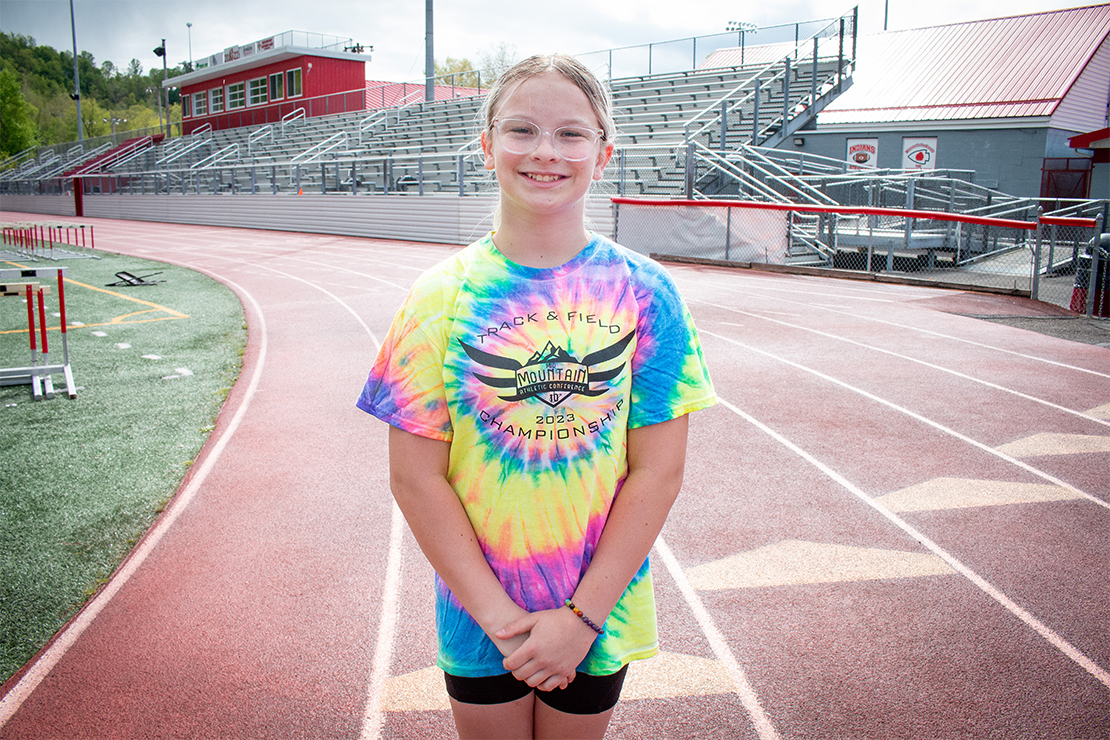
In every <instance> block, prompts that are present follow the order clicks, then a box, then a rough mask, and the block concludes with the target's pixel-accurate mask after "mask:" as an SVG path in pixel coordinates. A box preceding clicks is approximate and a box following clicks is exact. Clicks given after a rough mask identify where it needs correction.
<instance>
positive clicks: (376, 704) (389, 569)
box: [248, 263, 404, 740]
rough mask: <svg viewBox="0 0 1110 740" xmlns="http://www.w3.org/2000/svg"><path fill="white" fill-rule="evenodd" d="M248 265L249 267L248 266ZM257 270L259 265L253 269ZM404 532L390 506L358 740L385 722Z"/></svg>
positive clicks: (372, 737)
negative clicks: (374, 638)
mask: <svg viewBox="0 0 1110 740" xmlns="http://www.w3.org/2000/svg"><path fill="white" fill-rule="evenodd" d="M248 264H249V263H248ZM254 266H255V267H259V265H254ZM261 267H265V268H266V269H267V270H270V271H271V272H275V273H277V274H278V275H282V276H284V277H287V278H290V279H293V280H297V281H300V282H302V283H304V284H305V285H308V286H310V287H312V288H315V289H316V290H319V291H320V292H321V293H323V294H325V295H326V296H328V297H329V298H331V299H332V300H333V301H335V302H336V303H338V304H339V305H341V306H343V308H345V309H347V311H348V312H349V313H350V314H351V316H353V317H354V318H355V321H357V322H358V323H359V325H360V326H362V328H363V329H365V330H366V333H367V334H368V335H369V336H370V340H371V341H372V342H373V343H374V351H375V353H376V352H377V351H378V350H379V349H380V348H381V344H382V343H381V341H380V340H379V339H378V337H377V336H376V335H375V334H374V332H373V331H371V330H370V327H369V326H367V324H366V322H365V321H363V320H362V317H361V316H359V315H358V313H357V312H356V311H355V310H354V309H353V308H351V307H350V306H349V305H348V304H347V303H346V302H345V301H344V300H343V299H342V298H340V297H339V296H337V295H335V294H334V293H331V292H330V291H328V290H326V289H325V288H323V287H321V286H320V285H318V284H316V283H313V282H312V281H310V280H306V279H305V278H302V277H299V276H297V275H293V274H291V273H288V272H284V271H282V270H278V269H277V268H275V267H270V266H268V265H261ZM403 532H404V516H403V515H402V514H401V509H400V508H399V507H398V506H397V503H396V502H393V514H392V517H391V523H390V532H389V555H388V558H387V560H386V574H385V583H384V584H383V586H382V606H381V617H380V620H379V623H378V642H377V644H376V646H375V648H374V657H373V659H372V660H371V663H370V677H369V681H368V685H367V689H366V706H365V708H364V709H363V713H362V731H361V732H360V733H359V738H360V740H377V738H378V737H380V735H381V730H382V723H383V722H384V719H385V715H384V713H383V712H382V696H383V693H384V691H385V685H386V681H388V680H389V663H390V661H391V660H392V659H393V643H394V640H395V639H396V636H397V623H398V621H399V619H400V614H399V611H400V608H401V605H400V598H399V594H400V591H401V547H402V534H403Z"/></svg>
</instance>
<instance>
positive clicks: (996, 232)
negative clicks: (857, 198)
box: [613, 197, 1110, 316]
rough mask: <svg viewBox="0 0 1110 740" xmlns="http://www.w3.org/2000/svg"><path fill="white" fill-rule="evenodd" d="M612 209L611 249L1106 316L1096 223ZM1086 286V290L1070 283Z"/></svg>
mask: <svg viewBox="0 0 1110 740" xmlns="http://www.w3.org/2000/svg"><path fill="white" fill-rule="evenodd" d="M613 201H614V203H616V207H617V215H616V224H617V226H616V239H617V241H619V242H620V243H621V244H623V245H625V246H626V247H628V248H630V249H634V250H636V251H638V252H641V253H644V254H657V255H665V256H670V257H680V258H690V259H697V260H720V261H726V262H731V263H753V264H769V265H789V266H799V267H819V268H831V269H837V270H847V271H854V272H866V273H872V274H875V275H897V276H899V277H902V278H913V279H916V280H924V281H928V282H930V283H934V284H937V285H943V286H950V287H961V286H967V287H976V288H980V289H988V290H992V291H996V292H1004V293H1010V294H1015V295H1025V296H1030V297H1033V298H1035V299H1038V300H1042V301H1047V302H1049V303H1054V304H1056V305H1059V306H1063V307H1065V308H1070V309H1072V310H1074V311H1076V312H1077V313H1087V312H1088V308H1089V306H1088V304H1090V303H1093V304H1094V311H1093V315H1096V316H1105V315H1110V311H1105V312H1103V313H1099V310H1100V308H1099V307H1100V306H1103V305H1107V306H1108V307H1110V295H1108V293H1107V292H1106V291H1105V290H1104V288H1103V287H1102V286H1103V285H1104V283H1103V282H1100V281H1105V280H1106V275H1107V273H1108V272H1110V259H1108V257H1110V254H1108V252H1107V251H1101V252H1099V250H1096V249H1094V247H1093V244H1094V241H1095V240H1096V235H1097V234H1099V232H1100V228H1099V226H1100V222H1101V218H1099V219H1086V218H1045V219H1044V220H1042V221H1041V222H1037V221H1018V220H1012V219H1003V218H986V217H976V216H967V215H962V214H953V213H941V212H930V211H909V210H894V209H880V208H853V207H845V206H799V205H794V204H783V203H755V202H741V201H653V200H639V199H630V198H621V197H617V198H613ZM1103 239H1104V240H1110V235H1103ZM1105 250H1110V243H1107V244H1106V246H1105ZM1095 252H1097V254H1093V253H1095ZM1035 265H1036V269H1034V266H1035ZM1099 276H1101V277H1099ZM1084 281H1086V282H1087V283H1090V286H1091V287H1087V286H1086V285H1083V286H1079V285H1078V284H1077V283H1079V282H1084ZM1088 299H1089V300H1088Z"/></svg>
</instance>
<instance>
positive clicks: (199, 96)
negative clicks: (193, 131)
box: [193, 90, 208, 116]
mask: <svg viewBox="0 0 1110 740" xmlns="http://www.w3.org/2000/svg"><path fill="white" fill-rule="evenodd" d="M193 115H194V116H206V115H208V91H207V90H205V91H204V92H198V93H193Z"/></svg>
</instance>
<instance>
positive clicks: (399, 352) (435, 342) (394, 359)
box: [356, 285, 453, 442]
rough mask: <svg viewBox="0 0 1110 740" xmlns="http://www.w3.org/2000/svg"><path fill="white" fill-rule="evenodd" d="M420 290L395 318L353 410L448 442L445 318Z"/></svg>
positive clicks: (434, 302)
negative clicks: (444, 376)
mask: <svg viewBox="0 0 1110 740" xmlns="http://www.w3.org/2000/svg"><path fill="white" fill-rule="evenodd" d="M419 287H420V286H419V285H418V286H417V287H416V288H414V289H413V291H412V292H411V293H410V294H409V296H408V298H407V299H406V301H405V305H403V306H402V307H401V309H400V310H399V311H398V312H397V315H396V316H395V317H394V319H393V324H392V325H391V326H390V328H389V333H388V334H387V335H386V338H385V341H384V342H383V343H382V348H381V350H380V351H379V352H378V356H377V359H376V360H375V361H374V366H373V367H372V368H371V370H370V376H369V377H368V378H367V380H366V385H365V386H363V388H362V393H361V394H360V395H359V398H358V402H357V403H356V405H357V406H358V408H360V409H362V410H363V411H366V412H367V413H369V414H373V415H374V416H376V417H377V418H379V419H381V420H382V421H384V422H386V423H388V424H390V425H391V426H395V427H397V428H398V429H402V430H404V431H406V432H411V433H412V434H417V435H419V436H421V437H429V438H431V439H438V440H442V441H445V442H449V441H450V440H451V438H452V436H453V430H452V426H451V418H450V414H449V413H448V409H447V395H446V392H445V390H444V384H443V358H444V351H445V349H446V347H445V344H446V340H445V339H444V338H443V337H442V336H440V335H441V334H444V333H445V332H443V331H441V330H442V329H444V328H445V327H444V317H443V312H442V310H441V308H440V307H437V306H436V305H435V304H436V303H437V302H439V301H437V300H436V297H434V296H428V295H426V294H423V292H422V291H421V290H419Z"/></svg>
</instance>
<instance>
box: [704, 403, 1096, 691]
mask: <svg viewBox="0 0 1110 740" xmlns="http://www.w3.org/2000/svg"><path fill="white" fill-rule="evenodd" d="M717 398H718V400H719V401H720V402H721V404H722V405H723V406H725V407H726V408H728V409H729V410H730V411H732V412H733V413H735V414H736V415H737V416H739V417H741V418H742V419H744V420H745V421H747V422H748V423H749V424H751V425H753V426H755V427H756V428H757V429H759V430H760V431H762V432H763V433H764V434H767V435H768V436H770V437H772V438H773V439H774V440H776V441H777V442H778V443H779V444H781V445H783V446H784V447H786V448H787V449H789V450H790V451H791V452H793V453H794V454H796V455H797V456H798V457H800V458H802V459H803V460H805V461H806V462H808V463H809V464H810V465H813V466H814V467H816V468H817V469H818V470H820V471H821V472H822V473H824V474H825V475H827V476H828V477H829V478H831V479H832V480H834V481H835V482H836V483H838V484H840V485H841V486H843V487H844V488H845V489H847V490H848V491H849V492H851V493H852V494H853V495H854V496H855V497H856V498H858V499H859V500H860V501H863V502H864V503H865V504H867V505H868V506H870V507H871V508H873V509H874V510H875V511H877V512H879V513H880V514H882V515H883V516H884V517H885V518H886V519H887V520H889V521H890V522H891V523H892V524H894V525H895V526H896V527H898V528H899V529H901V530H902V531H904V532H905V533H906V534H908V535H909V536H910V537H913V538H914V539H915V540H917V541H918V542H920V543H921V544H922V545H923V546H924V547H925V548H926V549H927V550H929V551H930V552H932V553H933V554H934V555H936V556H937V557H939V558H941V559H942V560H944V562H946V563H948V564H949V565H950V566H952V568H953V569H954V570H956V571H957V572H959V573H960V574H961V575H963V576H964V577H965V578H967V579H968V580H969V581H971V582H972V583H974V584H975V585H976V586H978V587H979V589H980V590H982V591H983V593H985V594H986V595H987V596H989V597H991V598H992V599H994V600H995V601H996V602H998V603H999V604H1000V605H1001V606H1002V607H1004V608H1005V609H1006V610H1007V611H1008V612H1010V613H1011V614H1013V615H1014V616H1015V617H1017V618H1018V619H1020V620H1021V621H1022V622H1024V623H1025V624H1026V625H1027V626H1029V627H1031V628H1032V629H1033V630H1034V631H1036V632H1037V634H1039V635H1040V636H1041V637H1043V638H1044V639H1045V640H1047V641H1048V643H1049V644H1050V645H1052V646H1053V647H1054V648H1056V649H1057V650H1059V651H1060V652H1062V653H1063V654H1064V655H1066V656H1067V657H1068V658H1070V659H1071V660H1073V661H1075V663H1077V664H1078V665H1079V666H1080V667H1081V668H1083V670H1085V671H1087V673H1089V674H1091V675H1092V676H1093V677H1094V678H1095V679H1096V680H1097V681H1098V682H1099V683H1101V684H1102V685H1103V686H1105V687H1106V688H1108V689H1110V673H1107V671H1105V670H1104V669H1102V668H1101V667H1100V666H1099V665H1098V664H1097V663H1095V662H1094V661H1093V660H1091V659H1090V658H1088V657H1087V656H1086V655H1084V654H1083V653H1082V652H1081V651H1080V650H1079V649H1078V648H1077V647H1075V646H1074V645H1072V644H1071V643H1070V642H1068V641H1067V640H1065V639H1064V638H1063V637H1061V636H1060V635H1058V634H1056V632H1054V631H1053V630H1051V629H1049V628H1048V626H1046V625H1045V624H1043V623H1042V622H1041V621H1040V620H1038V619H1037V618H1036V617H1034V616H1033V615H1032V614H1030V613H1029V612H1027V611H1026V610H1025V609H1023V608H1022V607H1020V606H1019V605H1018V604H1017V603H1016V602H1014V601H1013V600H1012V599H1011V598H1010V597H1008V596H1006V594H1004V593H1002V592H1001V591H999V590H998V589H997V588H995V587H994V586H992V585H991V584H990V583H989V582H988V581H987V580H986V579H985V578H983V577H982V576H980V575H979V574H978V573H976V572H975V571H973V570H971V568H969V567H967V566H966V565H964V564H963V563H962V562H960V561H959V560H957V559H956V557H955V556H953V555H951V554H950V553H949V552H948V551H946V550H944V549H943V548H942V547H941V546H940V545H938V544H937V543H935V542H933V540H931V539H930V538H929V537H927V536H926V535H925V534H923V533H922V532H920V531H918V530H917V529H915V528H914V527H913V526H911V525H910V524H909V523H908V522H906V521H905V520H904V519H902V518H901V517H899V516H898V515H896V514H894V513H893V512H891V511H890V510H888V509H887V508H885V507H884V506H883V505H882V504H880V503H879V502H878V501H876V500H875V499H873V498H872V497H871V496H868V495H867V494H866V493H864V492H863V491H862V490H861V489H860V488H859V487H858V486H856V485H855V484H853V483H851V482H850V481H848V480H847V479H846V478H845V477H844V476H842V475H840V474H839V473H837V472H836V471H835V470H833V469H832V468H830V467H829V466H828V465H825V464H824V463H822V462H821V461H820V460H818V459H816V458H815V457H813V456H812V455H810V454H809V453H808V452H806V451H805V450H803V449H802V448H801V447H798V445H796V444H794V443H793V442H791V441H790V440H788V439H787V438H786V437H784V436H783V435H781V434H779V433H778V432H776V431H774V430H773V429H771V428H770V427H768V426H767V425H766V424H763V423H762V422H760V421H759V420H758V419H756V418H754V417H752V416H751V415H749V414H747V413H745V412H743V411H741V410H740V409H739V408H737V407H736V406H735V405H733V404H732V403H729V402H728V401H726V400H725V399H723V398H721V397H720V396H718V397H717Z"/></svg>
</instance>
